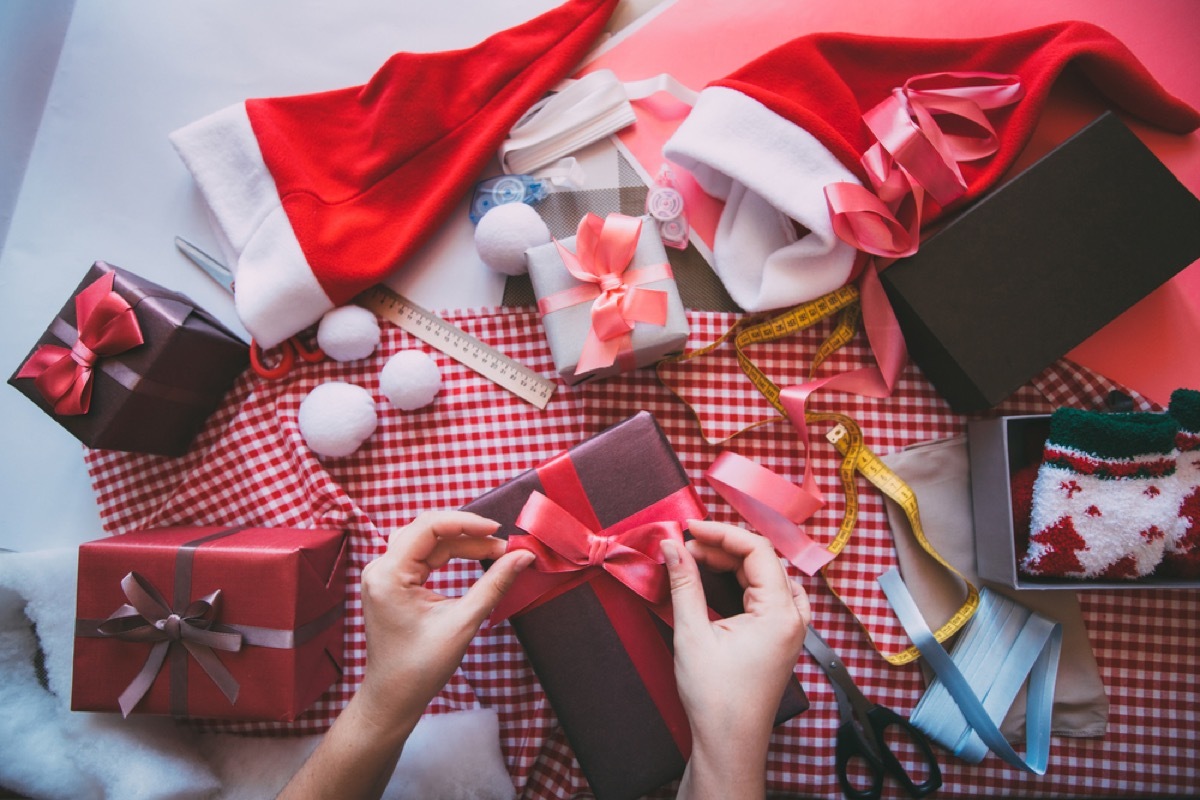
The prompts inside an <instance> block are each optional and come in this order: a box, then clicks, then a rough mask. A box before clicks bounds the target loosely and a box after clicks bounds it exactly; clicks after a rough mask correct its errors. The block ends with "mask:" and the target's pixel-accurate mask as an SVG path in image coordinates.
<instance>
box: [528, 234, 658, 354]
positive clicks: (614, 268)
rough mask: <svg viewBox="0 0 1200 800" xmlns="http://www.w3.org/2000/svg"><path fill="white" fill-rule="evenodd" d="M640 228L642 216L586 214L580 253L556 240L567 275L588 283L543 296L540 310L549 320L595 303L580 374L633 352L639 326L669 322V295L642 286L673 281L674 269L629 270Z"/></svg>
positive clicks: (578, 237)
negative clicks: (633, 335) (563, 311)
mask: <svg viewBox="0 0 1200 800" xmlns="http://www.w3.org/2000/svg"><path fill="white" fill-rule="evenodd" d="M641 230H642V220H641V218H639V217H629V216H625V215H624V214H609V215H608V216H607V217H605V218H604V219H601V218H600V217H598V216H596V215H595V214H587V215H585V216H584V218H583V219H582V220H580V221H579V230H578V233H577V235H576V237H575V250H576V252H575V253H572V252H571V251H570V250H567V249H566V248H565V247H563V246H562V245H561V244H559V243H558V241H557V240H556V241H555V242H554V244H555V247H557V248H558V252H559V255H560V256H562V260H563V264H565V265H566V267H567V271H568V272H570V273H571V275H573V276H574V277H575V278H576V279H577V280H580V281H582V282H583V284H584V285H582V286H576V287H574V288H572V289H566V290H564V291H561V292H556V293H554V294H552V295H550V296H548V297H545V298H543V299H542V300H540V301H538V310H539V311H540V312H541V314H542V316H546V315H547V314H551V313H553V312H555V311H558V310H560V309H563V308H568V307H570V306H575V305H579V304H580V303H586V302H589V301H591V302H592V314H591V318H592V324H591V328H590V329H589V330H588V335H587V339H586V340H585V341H584V345H583V352H582V353H581V354H580V356H579V363H578V365H577V366H576V368H575V374H576V375H582V374H584V373H586V372H591V371H592V370H596V369H603V368H605V367H609V366H612V365H613V363H615V362H616V360H617V357H618V356H619V355H620V354H621V353H622V352H629V351H631V350H632V345H631V343H630V333H631V332H632V331H633V326H634V323H636V322H646V323H649V324H651V325H665V324H666V322H667V293H666V292H662V291H658V290H655V289H643V288H639V287H640V285H641V284H646V283H652V282H654V281H660V280H666V279H668V278H671V277H672V272H671V267H670V265H669V264H667V263H666V262H663V263H661V264H652V265H649V266H645V267H640V268H638V269H635V270H629V265H630V263H631V261H632V260H633V256H634V253H635V252H636V251H637V245H638V238H639V236H640V235H641Z"/></svg>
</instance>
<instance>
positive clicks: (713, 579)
mask: <svg viewBox="0 0 1200 800" xmlns="http://www.w3.org/2000/svg"><path fill="white" fill-rule="evenodd" d="M539 495H540V497H539ZM531 500H533V501H534V505H535V506H538V507H541V508H543V509H544V508H545V505H546V503H547V502H549V503H551V504H553V505H555V506H558V507H559V508H561V509H562V513H563V514H566V515H568V516H570V517H573V518H574V521H573V522H572V521H571V520H568V519H564V518H563V517H561V516H557V514H552V515H550V516H547V517H543V519H544V520H545V521H546V522H548V523H549V526H548V529H545V530H542V531H540V532H538V533H536V534H533V538H537V539H541V538H542V537H543V536H547V535H550V536H551V537H552V538H554V539H555V540H556V543H555V544H549V543H548V542H547V544H548V545H549V547H551V548H552V549H555V548H559V547H564V543H563V542H562V540H561V539H559V538H558V534H562V535H565V536H567V538H573V537H575V536H578V535H579V534H582V541H581V540H580V539H578V538H576V539H575V546H580V547H583V548H584V550H583V551H581V552H579V553H578V555H580V556H583V555H584V553H585V552H586V554H587V555H586V558H582V562H579V561H577V562H576V565H577V566H578V567H579V569H578V571H569V570H566V569H561V567H562V564H558V565H557V566H553V567H550V568H549V569H550V570H551V571H549V572H543V571H540V568H539V567H537V566H535V567H532V568H530V569H529V570H526V571H525V572H524V573H522V575H521V577H520V578H518V581H517V583H515V584H514V585H513V587H512V588H511V589H510V590H509V592H508V593H507V594H506V595H505V599H504V600H503V601H501V605H500V606H499V607H498V608H497V611H496V613H495V614H494V615H493V620H495V618H496V617H497V616H504V615H505V614H506V613H510V612H511V614H512V616H511V618H510V619H509V622H510V623H511V624H512V627H513V629H514V631H515V632H516V635H517V638H518V639H519V640H520V642H521V644H522V645H523V646H524V648H525V653H526V655H528V657H529V661H530V664H531V665H532V667H533V671H534V673H535V674H536V675H537V677H538V680H539V681H540V682H541V684H542V688H543V689H544V690H545V692H546V697H547V698H548V699H549V700H550V705H551V706H553V708H554V712H555V714H556V716H557V717H558V719H559V721H560V722H561V724H562V727H563V730H564V732H565V733H566V736H567V739H568V740H569V742H570V744H571V748H572V750H573V751H574V755H575V756H576V758H577V759H578V761H579V766H580V768H581V769H582V770H583V773H584V775H585V776H586V777H587V780H588V783H589V786H590V788H591V790H592V793H593V794H594V795H595V796H596V798H598V800H632V798H637V797H641V796H643V795H644V794H646V793H648V792H651V791H653V790H655V789H656V788H658V787H659V786H661V785H663V784H665V783H667V782H669V781H671V780H674V779H675V778H678V777H679V776H680V774H682V772H683V770H684V767H685V765H686V763H687V759H688V755H689V753H690V747H691V740H690V733H689V726H688V721H687V718H686V716H685V715H684V712H683V707H682V705H681V701H680V700H679V696H678V690H677V689H676V686H675V677H674V666H673V660H672V652H671V639H672V633H671V628H670V627H669V626H668V625H667V624H666V621H665V619H664V618H663V617H662V616H660V615H659V612H658V611H657V610H655V609H656V606H657V607H658V608H662V607H669V605H670V600H669V596H668V597H666V598H661V597H660V598H658V602H657V604H656V603H655V602H654V601H652V600H650V599H647V598H646V597H645V596H644V595H642V594H641V591H643V590H644V589H645V588H646V587H641V588H634V587H632V586H630V585H629V584H628V583H627V582H626V580H625V579H624V578H622V577H619V575H620V574H621V572H622V570H621V568H620V567H618V566H616V565H614V564H613V563H605V562H608V555H609V554H614V555H615V554H616V553H617V552H618V551H620V550H622V549H624V550H625V555H618V556H617V558H616V560H617V561H621V560H623V559H625V558H627V557H628V556H629V554H630V550H637V551H638V552H640V553H641V554H642V555H644V556H649V557H650V560H652V561H656V562H658V563H659V564H661V561H659V560H658V559H659V558H660V557H661V554H660V553H659V552H658V545H657V543H656V542H657V539H656V538H654V536H652V537H651V539H652V540H653V542H655V543H648V542H645V541H640V542H639V541H638V539H639V538H640V537H639V535H638V529H639V528H643V527H646V526H645V523H655V522H659V521H673V522H676V523H680V524H682V523H684V522H686V520H687V519H689V518H691V519H697V518H703V517H704V516H705V515H706V512H705V509H704V507H703V506H702V505H701V504H700V502H699V499H698V498H696V496H695V494H694V492H693V489H692V487H691V483H690V482H689V480H688V477H687V474H686V473H685V472H684V470H683V467H682V466H681V465H680V463H679V460H678V458H677V457H676V455H675V451H674V450H672V449H671V445H670V443H669V442H668V441H667V438H666V436H665V435H664V433H663V431H662V428H660V427H659V425H658V423H657V421H656V420H655V419H654V417H653V416H652V415H651V414H650V413H649V412H646V411H642V412H640V413H638V414H636V415H635V416H632V417H630V418H628V419H626V420H625V421H624V422H621V423H618V424H617V425H614V426H612V427H611V428H608V429H606V430H604V431H602V432H600V433H599V434H597V435H596V436H594V437H592V438H590V439H588V440H586V441H583V442H581V443H579V444H578V445H576V446H575V447H573V448H571V449H570V450H568V451H566V452H564V453H561V454H559V455H558V456H555V457H554V458H551V459H549V460H548V461H546V462H543V463H542V464H541V465H539V466H537V467H536V468H534V469H532V470H529V471H528V472H524V473H522V474H520V475H518V476H516V477H514V478H513V479H512V480H510V481H509V482H508V483H505V484H504V485H502V486H499V487H497V488H495V489H493V490H492V491H490V492H488V493H487V494H485V495H483V496H482V497H479V498H477V499H476V500H474V501H473V502H471V503H469V504H468V505H467V506H465V508H466V510H468V511H474V512H476V513H478V514H482V515H483V516H485V517H488V518H489V519H493V520H496V521H497V522H499V523H500V524H501V528H500V530H499V531H498V533H497V535H498V536H500V537H502V538H505V539H507V538H509V537H514V536H520V535H522V534H523V533H531V531H534V530H537V527H540V526H530V528H531V530H530V531H525V530H523V529H522V528H520V527H518V521H520V522H521V524H528V523H529V521H530V520H529V517H527V516H526V509H527V507H529V506H530V501H531ZM581 526H582V527H581ZM572 529H574V532H573V533H572ZM585 529H587V531H590V532H591V533H586V532H584V530H585ZM592 533H594V534H598V536H593V535H591V534H592ZM681 535H682V534H681ZM583 542H586V543H587V545H586V546H584V544H583ZM600 542H603V543H605V547H604V548H602V549H600V550H598V549H597V548H596V545H597V544H599V543H600ZM626 548H627V549H626ZM539 549H540V547H539ZM564 549H565V550H569V549H570V545H568V546H566V547H565V548H564ZM602 551H603V552H602ZM597 555H601V556H602V559H601V563H600V564H597V563H595V557H596V556H597ZM541 559H542V556H541V555H539V561H540V560H541ZM634 561H642V559H640V558H637V559H634ZM626 563H629V562H626ZM585 565H586V566H585ZM660 569H661V572H660V574H659V578H660V579H661V580H662V581H663V582H664V583H663V585H661V587H660V588H661V589H662V590H663V591H664V592H665V590H666V586H665V581H666V574H665V573H666V569H665V567H660ZM634 571H638V570H637V569H636V567H635V568H634ZM701 575H702V579H703V583H704V590H705V598H706V599H707V601H708V605H709V608H710V609H711V610H712V611H713V612H715V613H718V614H720V615H721V616H730V615H733V614H737V613H740V612H741V610H742V591H741V587H740V586H739V585H738V582H737V579H736V578H735V577H734V576H733V575H732V574H730V573H714V572H710V571H708V570H707V569H704V570H702V573H701ZM531 597H533V598H535V599H533V600H532V602H529V603H528V604H524V605H523V603H524V602H525V600H527V599H529V598H531ZM659 604H661V605H659ZM807 708H808V698H807V697H806V696H805V695H804V691H803V690H802V689H801V688H800V684H799V683H798V682H796V681H795V680H793V681H791V682H789V684H788V686H787V689H786V691H785V693H784V695H783V697H782V698H781V700H780V705H779V711H778V715H777V716H776V720H775V721H776V723H777V724H780V723H782V722H783V721H785V720H787V719H790V718H791V717H794V716H796V715H797V714H800V713H801V712H803V711H804V710H805V709H807Z"/></svg>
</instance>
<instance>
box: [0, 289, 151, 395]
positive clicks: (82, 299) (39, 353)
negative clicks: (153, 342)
mask: <svg viewBox="0 0 1200 800" xmlns="http://www.w3.org/2000/svg"><path fill="white" fill-rule="evenodd" d="M115 277H116V276H115V275H114V274H113V273H111V272H110V273H108V274H107V275H104V276H103V277H101V278H98V279H97V280H96V281H94V282H93V283H92V284H90V285H89V286H88V287H87V288H85V289H84V290H83V291H81V292H80V293H79V294H77V295H76V296H75V319H76V323H75V326H76V329H77V330H78V331H79V336H78V338H77V339H76V341H75V343H74V344H73V345H72V346H71V347H70V348H66V347H59V346H58V345H53V344H44V345H42V346H41V347H39V348H38V349H37V350H36V351H34V353H33V355H32V356H30V357H29V360H28V361H26V362H25V363H24V364H23V365H22V366H21V369H20V370H19V371H18V372H17V377H18V378H33V379H34V385H35V386H36V387H37V390H38V392H40V393H41V395H42V397H44V398H46V402H48V403H50V405H51V406H52V407H53V409H54V413H55V414H62V415H64V416H66V415H78V414H86V413H87V412H88V409H89V408H90V407H91V403H92V383H93V378H94V371H95V368H96V364H97V362H98V361H99V360H100V359H101V358H105V357H107V356H113V355H116V354H117V353H123V352H125V351H126V350H130V349H132V348H134V347H137V346H138V345H140V344H142V342H143V341H144V340H143V338H142V329H141V327H140V326H139V325H138V321H137V317H136V316H135V315H134V313H133V308H132V307H131V306H130V305H129V303H128V302H126V300H125V298H123V297H121V296H120V295H119V294H117V293H116V292H114V291H113V281H114V279H115Z"/></svg>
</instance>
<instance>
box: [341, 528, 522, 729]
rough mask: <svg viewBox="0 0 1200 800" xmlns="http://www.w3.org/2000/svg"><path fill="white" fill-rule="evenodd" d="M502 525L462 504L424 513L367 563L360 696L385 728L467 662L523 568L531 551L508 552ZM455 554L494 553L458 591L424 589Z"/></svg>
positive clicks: (411, 717) (403, 720) (411, 713)
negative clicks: (470, 583) (467, 586)
mask: <svg viewBox="0 0 1200 800" xmlns="http://www.w3.org/2000/svg"><path fill="white" fill-rule="evenodd" d="M499 527H500V526H499V524H498V523H496V522H493V521H491V520H488V519H484V518H483V517H480V516H478V515H476V514H471V513H468V512H464V511H440V512H426V513H424V514H422V515H420V516H419V517H417V518H416V519H415V520H413V521H412V522H411V523H410V524H408V525H406V526H404V527H403V528H400V529H398V530H396V531H394V532H393V533H392V535H391V536H390V537H389V539H388V549H387V552H386V553H384V554H383V555H382V556H380V557H379V558H377V559H375V560H374V561H372V562H371V563H369V564H367V566H366V567H365V568H364V569H363V573H362V602H363V618H364V621H365V624H366V633H367V672H366V676H365V677H364V678H363V683H362V686H361V687H360V688H359V691H358V695H359V696H360V697H361V698H362V700H363V702H362V707H363V710H364V712H365V713H366V714H367V715H369V716H370V717H371V718H372V719H373V720H375V721H376V723H377V724H378V725H379V726H380V727H381V728H383V729H385V730H395V729H397V728H404V727H409V726H410V725H415V724H416V721H417V719H418V718H419V717H420V715H421V713H422V712H423V711H424V710H425V707H426V706H427V705H428V704H429V701H430V700H432V699H433V697H434V695H436V694H437V693H438V692H439V691H441V689H442V687H443V686H445V685H446V682H447V681H448V680H450V677H451V676H452V675H453V674H454V670H455V669H456V668H457V667H458V665H459V664H460V663H461V662H462V658H463V655H464V654H465V653H466V650H467V645H468V644H470V642H471V639H472V638H473V637H474V636H475V634H476V633H477V632H478V631H479V626H480V625H481V624H482V623H483V621H484V620H485V619H486V618H487V616H488V615H489V614H490V613H491V612H492V609H493V608H494V607H495V606H496V603H498V602H499V601H500V598H501V597H502V596H503V595H504V593H505V592H506V591H507V590H508V588H509V587H510V586H512V583H513V581H514V580H515V579H516V576H517V574H518V573H519V572H521V570H523V569H524V568H525V567H527V566H529V564H530V562H532V561H533V558H534V556H533V554H532V553H529V552H523V551H519V552H514V553H509V554H505V552H504V550H505V543H504V541H503V540H501V539H496V538H493V537H492V536H491V534H493V533H495V532H496V530H497V529H498V528H499ZM451 558H469V559H476V560H479V559H495V563H493V564H492V566H491V567H490V568H489V569H488V570H487V571H486V572H485V573H484V574H483V576H482V577H481V578H480V579H479V580H478V581H476V582H475V584H474V585H473V586H471V588H470V589H468V590H467V592H466V593H465V594H464V595H463V596H462V597H459V598H449V597H445V596H443V595H440V594H438V593H437V592H434V591H433V590H431V589H428V588H426V586H425V582H426V581H427V580H428V579H429V575H430V573H431V572H432V571H433V570H435V569H438V568H439V567H442V566H444V565H445V564H446V562H448V561H449V560H450V559H451Z"/></svg>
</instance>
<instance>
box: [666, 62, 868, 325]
mask: <svg viewBox="0 0 1200 800" xmlns="http://www.w3.org/2000/svg"><path fill="white" fill-rule="evenodd" d="M663 155H665V156H666V157H667V158H668V159H670V160H671V161H673V162H675V163H676V164H678V165H679V166H681V167H683V168H684V169H686V170H688V171H689V172H690V173H692V175H693V176H694V177H695V178H696V181H697V182H698V183H699V184H700V187H701V188H702V189H704V191H706V192H708V193H709V194H711V195H713V196H714V197H716V198H718V199H720V200H724V201H725V209H724V210H723V211H722V212H721V218H720V221H719V223H718V225H717V233H716V240H715V241H714V243H713V257H714V259H715V261H716V263H715V264H714V265H713V268H714V270H715V271H716V273H717V275H718V276H719V277H720V278H721V281H722V283H724V284H725V288H726V289H727V290H728V292H729V296H730V297H732V298H733V300H734V302H736V303H737V304H738V305H739V306H741V307H742V308H743V309H745V310H747V311H765V310H768V309H772V308H783V307H785V306H790V305H795V304H796V303H802V302H804V301H806V300H812V299H813V298H815V297H820V296H821V295H823V294H826V293H827V292H831V291H833V290H834V289H836V288H838V287H839V286H841V285H843V284H844V283H845V282H846V280H847V278H849V277H850V271H851V269H852V267H853V266H854V259H855V255H856V253H857V251H856V250H855V249H854V248H853V247H851V246H850V245H848V244H846V243H845V242H843V241H842V240H841V239H839V238H838V237H837V235H836V234H835V233H834V232H833V223H832V222H831V220H830V218H829V209H828V207H827V205H826V202H825V193H824V188H825V186H826V185H827V184H829V183H833V182H835V181H847V182H849V183H855V184H857V183H860V181H859V180H858V179H857V178H856V177H854V174H853V173H852V172H850V170H848V169H846V167H845V166H843V165H842V163H841V162H840V161H838V159H837V158H835V157H834V155H833V154H832V153H830V152H829V150H828V149H826V148H825V146H824V145H822V144H821V143H820V142H819V141H817V139H816V138H814V137H813V136H812V134H810V133H809V132H808V131H806V130H805V129H803V128H801V127H800V126H798V125H796V124H795V123H794V122H791V121H790V120H788V119H785V118H784V117H781V116H779V115H778V114H776V113H775V112H773V111H771V110H770V109H768V108H767V107H766V106H764V105H763V104H762V103H759V102H758V101H757V100H754V99H752V98H750V97H749V96H747V95H745V94H743V93H742V92H738V91H735V90H733V89H729V88H727V87H722V86H712V87H709V88H707V89H705V90H704V91H702V92H700V97H699V99H698V100H697V102H696V106H695V107H694V108H693V109H692V111H691V113H689V114H688V116H687V119H685V120H684V121H683V124H682V125H680V126H679V129H678V130H677V131H676V132H675V133H674V135H672V136H671V138H670V139H669V140H668V141H667V143H666V144H665V145H664V146H663ZM791 220H795V221H796V222H798V223H800V224H801V225H802V226H804V227H805V228H807V229H808V230H809V231H810V233H809V234H808V235H806V236H803V237H801V238H797V233H796V230H795V227H794V225H793V224H792V222H791Z"/></svg>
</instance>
